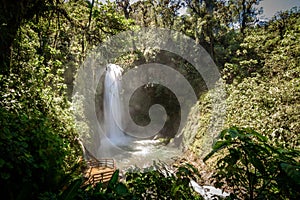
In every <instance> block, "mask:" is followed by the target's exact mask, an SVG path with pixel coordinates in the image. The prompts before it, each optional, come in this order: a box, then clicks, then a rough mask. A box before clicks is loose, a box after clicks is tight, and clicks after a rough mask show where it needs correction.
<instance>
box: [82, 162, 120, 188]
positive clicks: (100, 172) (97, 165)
mask: <svg viewBox="0 0 300 200" xmlns="http://www.w3.org/2000/svg"><path fill="white" fill-rule="evenodd" d="M87 164H88V170H87V171H86V176H87V178H88V180H87V181H88V182H89V183H90V184H93V185H95V184H96V183H98V182H107V181H109V180H110V178H111V176H112V175H113V173H114V172H115V170H116V165H115V161H114V159H110V158H108V159H97V160H95V159H93V160H89V161H87Z"/></svg>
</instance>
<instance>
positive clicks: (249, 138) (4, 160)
mask: <svg viewBox="0 0 300 200" xmlns="http://www.w3.org/2000/svg"><path fill="white" fill-rule="evenodd" d="M259 3H260V0H228V1H226V0H203V1H194V0H185V1H181V0H157V1H149V0H146V1H137V2H135V3H130V2H129V0H122V1H113V2H107V3H105V4H103V3H101V2H99V1H97V0H91V1H84V0H69V1H63V0H27V1H25V0H19V1H15V0H3V1H1V3H0V10H1V13H0V52H1V55H0V65H1V66H0V87H1V89H0V137H1V140H0V155H1V156H0V191H1V196H2V197H3V199H142V198H154V199H169V198H171V199H196V198H199V199H201V198H202V197H201V196H200V195H198V194H196V193H195V192H194V191H193V190H192V189H191V188H190V187H189V182H187V180H189V179H190V178H192V179H194V178H195V177H196V175H199V177H198V178H197V180H198V179H201V174H199V173H198V172H197V168H200V167H201V165H200V163H198V164H197V162H196V163H195V164H194V165H195V166H192V165H189V164H185V165H184V166H180V167H179V168H178V173H177V174H176V176H170V177H169V178H168V177H165V176H164V175H163V174H164V173H163V172H162V171H159V170H158V171H153V172H142V171H139V172H136V173H135V175H134V174H130V173H129V174H128V179H127V182H125V183H121V182H119V181H118V180H117V178H116V177H117V176H118V174H117V173H116V175H114V176H113V177H112V179H111V181H110V183H109V184H108V186H107V187H100V186H101V185H98V186H97V187H93V186H85V187H82V186H81V185H82V178H81V175H80V174H81V168H82V167H83V166H84V163H82V162H81V161H80V160H79V158H80V157H81V155H82V152H81V148H80V145H79V144H78V141H77V138H78V133H77V132H76V128H75V127H76V124H75V120H74V115H73V110H72V107H71V103H70V102H71V101H72V99H71V98H72V89H73V84H74V83H73V81H74V78H75V75H76V71H77V69H79V67H80V66H81V64H82V62H83V61H84V59H85V58H86V56H87V55H88V53H89V52H90V51H91V50H93V48H95V47H97V46H98V45H99V44H100V43H102V42H105V41H106V40H107V39H108V38H109V37H111V36H113V35H116V34H118V33H121V32H123V31H126V30H138V29H139V28H140V27H161V28H167V29H172V30H176V31H179V32H181V33H183V34H185V35H187V36H189V37H191V38H192V39H194V40H195V42H196V43H197V44H200V45H202V46H203V47H204V48H205V49H206V51H207V52H208V53H209V54H210V55H211V57H212V58H213V60H214V61H215V63H216V65H217V66H218V68H219V70H220V72H221V74H222V78H223V81H224V82H225V84H226V86H225V87H226V122H225V124H222V125H220V126H219V127H217V128H216V129H215V132H214V133H211V135H214V136H215V137H217V136H219V137H218V140H217V139H216V140H215V141H214V143H213V144H212V143H211V142H208V140H209V139H208V138H207V137H206V136H205V134H204V133H206V129H207V126H208V123H209V119H210V117H211V116H212V110H211V101H210V100H211V96H212V95H213V94H215V93H214V92H215V91H207V88H206V87H205V85H204V83H203V81H202V79H201V77H200V78H196V79H195V78H194V77H199V74H197V73H196V72H195V70H193V69H192V67H191V66H190V64H189V63H187V62H184V61H182V60H180V59H176V58H175V59H173V57H172V56H169V57H168V58H169V60H164V59H162V58H165V56H163V55H166V52H161V51H149V50H147V49H141V50H140V51H137V52H131V53H128V54H126V55H124V56H122V57H120V58H119V59H118V60H117V61H116V63H117V64H119V65H120V66H122V67H123V68H124V69H125V70H126V69H130V68H133V67H134V66H136V65H139V64H141V63H150V62H154V61H155V62H160V63H163V64H167V65H169V66H176V67H175V68H176V70H178V71H179V72H180V73H182V74H185V75H186V77H187V79H188V80H189V79H191V80H195V81H194V82H191V85H192V86H193V88H194V90H195V91H196V93H197V95H198V97H199V101H198V102H197V104H196V105H194V107H193V108H192V109H191V112H190V115H189V118H188V122H187V125H186V126H185V127H184V129H183V130H182V131H183V133H184V145H185V146H184V149H185V150H187V151H188V154H191V153H193V154H194V155H195V157H197V158H200V159H203V158H204V160H205V161H206V162H209V166H210V167H211V170H212V171H213V173H214V175H213V176H212V177H210V179H211V180H210V182H211V183H212V184H213V183H214V184H215V185H216V186H217V187H219V188H223V189H225V188H226V189H227V190H228V191H230V192H231V193H232V195H231V196H230V197H228V198H231V199H299V197H300V193H299V188H300V172H299V170H300V164H299V158H300V157H299V156H300V153H299V150H300V148H299V147H300V146H299V139H300V138H299V137H300V136H299V131H300V123H299V121H300V75H299V74H300V45H299V44H300V12H299V10H298V9H297V8H294V9H292V10H289V11H285V12H280V13H277V14H276V15H275V16H274V17H273V18H272V19H270V20H269V21H267V22H266V21H264V22H261V21H259V19H258V17H257V15H258V14H259V12H261V11H262V10H261V9H258V8H259V6H258V7H257V5H259ZM182 8H186V10H185V11H184V12H183V11H182ZM149 39H153V38H149ZM153 90H154V94H155V95H156V96H155V95H153V96H155V97H153V98H152V101H153V102H162V104H164V103H165V104H166V105H167V106H168V105H172V103H174V100H170V102H168V103H166V101H165V99H166V98H167V97H168V96H170V95H169V94H168V93H166V94H165V95H163V96H159V94H162V93H164V92H163V90H162V89H161V88H160V87H155V88H154V89H153ZM171 99H172V98H171ZM153 102H152V103H153ZM150 103H151V102H150ZM168 109H169V115H170V119H169V124H170V127H168V128H167V129H166V130H172V128H174V127H172V124H176V123H175V121H176V120H177V114H176V113H177V112H178V111H177V110H176V109H177V106H176V105H175V106H173V107H172V106H169V107H168ZM143 112H144V111H143ZM214 116H216V115H215V114H214ZM133 117H134V116H133ZM220 117H221V116H220ZM136 120H137V121H138V120H140V121H142V122H143V120H145V119H144V118H143V114H140V116H139V117H137V119H136ZM223 129H225V130H224V131H222V132H221V130H223ZM254 130H255V131H254ZM220 132H221V134H220ZM162 134H163V136H165V137H169V136H170V135H168V131H165V132H163V133H162ZM199 162H200V161H199ZM201 163H202V161H201ZM200 170H201V169H200ZM163 185H170V188H164V187H163ZM145 188H146V189H147V188H148V190H146V189H145ZM163 188H164V189H163ZM160 190H164V191H167V192H165V193H161V192H159V191H160ZM149 191H152V192H149ZM146 194H151V195H150V196H145V195H146ZM163 195H166V196H163Z"/></svg>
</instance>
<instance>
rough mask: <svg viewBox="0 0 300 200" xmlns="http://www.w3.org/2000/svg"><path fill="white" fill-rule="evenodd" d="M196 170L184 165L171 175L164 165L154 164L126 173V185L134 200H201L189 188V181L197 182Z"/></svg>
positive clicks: (197, 174)
mask: <svg viewBox="0 0 300 200" xmlns="http://www.w3.org/2000/svg"><path fill="white" fill-rule="evenodd" d="M199 177H200V175H199V173H198V171H197V170H196V168H195V167H194V166H192V165H190V164H184V165H182V166H178V167H177V168H176V171H175V173H172V172H171V171H170V170H168V169H167V168H166V166H165V165H162V164H156V163H154V166H153V167H150V168H148V169H147V168H146V169H144V170H143V171H141V170H140V169H134V170H132V171H129V172H127V173H126V185H127V186H128V187H129V191H130V192H131V193H132V194H133V195H134V199H202V197H201V196H199V195H197V194H196V193H195V192H194V191H193V189H192V188H191V186H190V179H193V180H195V181H197V180H198V179H199Z"/></svg>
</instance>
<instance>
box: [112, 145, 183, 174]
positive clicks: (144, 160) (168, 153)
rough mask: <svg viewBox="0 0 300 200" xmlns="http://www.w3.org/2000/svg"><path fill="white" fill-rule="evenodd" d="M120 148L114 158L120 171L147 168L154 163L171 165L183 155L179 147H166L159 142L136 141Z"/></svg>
mask: <svg viewBox="0 0 300 200" xmlns="http://www.w3.org/2000/svg"><path fill="white" fill-rule="evenodd" d="M118 146H119V148H118V149H119V151H118V153H117V154H115V155H113V156H112V157H113V158H114V159H115V161H116V165H117V168H118V169H120V170H126V169H128V168H131V167H138V168H146V167H149V166H151V165H152V164H153V162H154V161H155V162H158V161H161V162H164V163H166V164H171V163H172V162H174V160H175V159H176V158H178V157H179V156H180V155H181V154H182V151H181V150H180V149H179V148H178V147H172V146H169V145H164V144H163V143H162V142H161V141H159V140H134V141H130V142H128V143H127V144H126V145H118Z"/></svg>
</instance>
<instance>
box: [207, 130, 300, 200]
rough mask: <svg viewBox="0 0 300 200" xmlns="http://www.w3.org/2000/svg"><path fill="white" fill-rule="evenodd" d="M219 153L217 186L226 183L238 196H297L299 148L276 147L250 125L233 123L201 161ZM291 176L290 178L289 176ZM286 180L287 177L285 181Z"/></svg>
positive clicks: (241, 197) (255, 197)
mask: <svg viewBox="0 0 300 200" xmlns="http://www.w3.org/2000/svg"><path fill="white" fill-rule="evenodd" d="M214 154H218V155H219V158H218V160H217V162H216V173H215V174H214V176H213V177H214V178H215V179H216V183H215V185H216V187H223V186H225V185H226V186H229V187H230V188H231V189H232V190H233V195H231V196H232V197H233V196H235V197H234V198H240V199H278V198H279V199H297V198H299V197H300V193H299V191H298V189H297V188H299V186H300V185H299V181H298V179H297V177H299V176H300V172H299V167H300V165H299V162H297V160H299V158H300V151H297V150H293V149H286V148H284V149H283V148H275V147H273V146H271V145H269V144H268V141H267V138H266V137H265V136H263V135H261V134H259V133H257V132H255V131H254V130H252V129H248V128H237V127H232V128H229V129H226V130H224V131H222V132H221V133H220V136H219V140H218V141H217V142H215V144H214V146H213V150H212V151H211V153H209V154H208V155H207V156H206V157H205V158H204V161H206V160H207V159H209V158H211V157H212V156H213V155H214ZM292 177H293V178H292ZM288 180H289V181H288Z"/></svg>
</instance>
